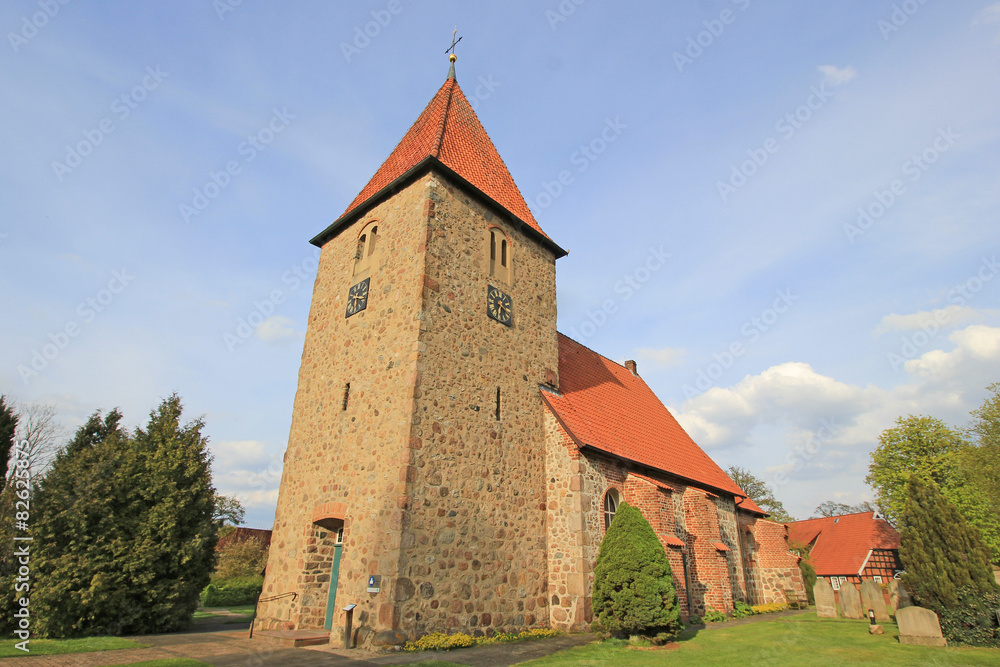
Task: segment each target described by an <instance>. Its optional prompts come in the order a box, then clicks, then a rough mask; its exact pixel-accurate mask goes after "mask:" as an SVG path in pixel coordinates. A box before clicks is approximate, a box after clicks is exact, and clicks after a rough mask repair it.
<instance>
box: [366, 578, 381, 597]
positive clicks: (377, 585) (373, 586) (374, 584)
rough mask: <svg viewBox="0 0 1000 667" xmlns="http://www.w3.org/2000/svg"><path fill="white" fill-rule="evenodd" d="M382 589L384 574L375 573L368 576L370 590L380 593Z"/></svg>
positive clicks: (370, 591)
mask: <svg viewBox="0 0 1000 667" xmlns="http://www.w3.org/2000/svg"><path fill="white" fill-rule="evenodd" d="M381 590H382V575H381V574H373V575H372V576H370V577H368V592H369V593H378V592H380V591H381Z"/></svg>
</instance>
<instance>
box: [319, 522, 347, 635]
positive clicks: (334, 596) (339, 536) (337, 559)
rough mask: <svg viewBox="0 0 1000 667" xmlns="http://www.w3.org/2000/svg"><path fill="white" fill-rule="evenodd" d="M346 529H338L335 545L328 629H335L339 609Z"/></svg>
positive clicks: (327, 621) (328, 607)
mask: <svg viewBox="0 0 1000 667" xmlns="http://www.w3.org/2000/svg"><path fill="white" fill-rule="evenodd" d="M343 539H344V531H343V529H340V530H338V531H337V543H336V544H335V545H334V546H333V568H332V571H331V572H330V594H329V596H328V597H327V600H326V623H325V624H324V625H323V627H325V628H326V629H327V630H332V629H333V613H334V612H335V611H337V578H338V577H339V575H340V550H341V549H342V548H343V546H344V545H343V543H342V542H343Z"/></svg>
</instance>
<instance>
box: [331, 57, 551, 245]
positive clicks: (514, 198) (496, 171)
mask: <svg viewBox="0 0 1000 667" xmlns="http://www.w3.org/2000/svg"><path fill="white" fill-rule="evenodd" d="M456 43H457V41H456ZM450 50H451V49H449V51H450ZM453 58H454V54H452V57H451V58H449V60H451V61H452V66H451V70H450V71H449V73H448V78H447V79H446V80H445V82H444V84H443V85H442V86H441V88H440V89H439V90H438V91H437V93H436V94H435V95H434V98H433V99H432V100H431V101H430V103H429V104H428V105H427V107H426V108H425V109H424V110H423V113H421V114H420V116H419V117H418V118H417V120H416V122H414V123H413V125H412V126H411V127H410V129H409V130H408V131H407V132H406V134H405V135H404V136H403V138H402V140H401V141H400V142H399V143H398V144H397V145H396V147H395V148H394V149H393V151H392V153H391V154H390V155H389V157H388V158H386V160H385V162H383V163H382V166H381V167H379V169H378V171H376V172H375V175H374V176H372V178H371V180H369V181H368V184H367V185H366V186H365V187H364V188H363V189H362V190H361V192H360V193H359V194H358V196H357V197H355V198H354V201H352V202H351V204H350V206H348V207H347V210H346V211H344V213H343V214H342V215H341V216H340V217H339V218H338V219H337V221H336V222H334V223H333V224H332V225H331V226H330V227H329V228H328V229H327V231H325V232H323V233H322V234H320V235H319V236H317V237H316V238H315V239H313V243H315V244H317V245H321V241H322V240H323V239H324V238H327V237H326V234H327V233H328V232H331V231H332V230H334V229H336V228H337V227H338V226H339V225H340V224H341V223H342V222H344V221H345V219H346V218H348V216H350V214H351V213H353V212H354V211H355V210H357V209H360V208H363V207H365V206H366V204H367V203H368V202H369V201H376V200H379V199H380V198H381V197H382V196H384V195H385V194H386V193H387V192H389V191H390V189H391V187H392V186H393V185H394V184H396V183H397V181H399V180H400V179H404V178H408V177H409V175H410V174H411V173H413V172H412V170H414V169H415V168H417V167H418V166H420V165H422V164H423V163H425V162H426V161H427V160H436V161H437V162H438V163H440V164H441V165H442V166H444V167H445V168H447V169H448V170H450V171H452V172H454V173H455V174H456V175H457V176H459V177H460V178H461V179H463V180H464V181H466V182H467V183H468V184H470V185H471V186H473V187H474V188H475V189H476V190H478V191H479V192H480V193H482V194H483V195H484V196H485V197H487V198H488V199H490V200H492V201H493V202H495V203H496V204H497V205H499V206H501V207H503V208H504V209H505V210H506V211H508V212H509V213H510V214H511V215H512V216H514V217H515V218H516V219H518V220H520V221H521V222H523V223H524V224H525V225H526V226H527V227H529V228H530V229H531V230H532V231H533V232H535V233H537V234H539V235H540V236H541V239H543V242H544V243H546V245H549V246H550V247H551V248H552V249H553V251H554V252H555V253H556V256H557V257H562V256H563V255H565V254H566V251H565V250H563V249H562V248H560V247H559V246H557V245H556V244H555V243H554V242H553V241H552V240H551V239H550V238H549V237H548V235H546V234H545V232H543V231H542V228H541V227H540V226H539V225H538V222H537V221H536V220H535V217H534V215H532V213H531V210H530V209H529V208H528V204H527V202H526V201H525V199H524V197H523V196H522V195H521V192H520V190H518V188H517V185H516V184H515V183H514V179H513V178H512V177H511V175H510V171H508V169H507V165H505V164H504V161H503V159H502V158H501V157H500V154H499V153H498V152H497V149H496V147H495V146H494V145H493V142H492V141H491V140H490V138H489V136H488V135H487V134H486V130H485V129H483V126H482V124H481V123H480V122H479V118H477V117H476V112H475V111H473V109H472V105H470V104H469V101H468V100H467V99H466V97H465V95H464V94H463V93H462V89H461V88H459V86H458V81H456V80H455V76H454V66H455V61H454V59H453Z"/></svg>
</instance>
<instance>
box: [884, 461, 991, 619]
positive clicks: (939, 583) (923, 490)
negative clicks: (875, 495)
mask: <svg viewBox="0 0 1000 667" xmlns="http://www.w3.org/2000/svg"><path fill="white" fill-rule="evenodd" d="M901 518H902V521H901V523H902V530H901V531H900V542H901V544H900V548H899V558H900V560H902V561H903V567H905V568H906V572H905V574H904V575H903V585H904V586H906V588H907V590H909V591H910V592H911V594H912V595H913V598H914V601H915V602H916V603H917V604H919V605H920V606H922V607H927V608H928V609H933V610H934V611H935V612H937V613H938V614H939V615H940V614H943V613H944V612H946V611H947V610H950V609H955V608H956V607H957V606H958V605H959V600H958V591H959V590H960V589H967V591H968V592H969V593H970V594H973V595H985V594H987V593H994V592H996V591H997V584H996V580H995V579H994V577H993V568H992V567H991V566H990V551H989V550H988V549H987V547H986V546H985V545H984V544H983V542H982V540H981V539H980V536H979V531H978V530H977V529H976V528H975V526H972V525H970V524H969V523H968V522H967V521H966V520H965V518H964V517H963V516H962V514H961V513H960V512H959V511H958V508H957V507H955V505H954V504H952V503H951V502H949V501H948V500H947V499H946V498H945V497H944V494H942V493H941V491H940V489H939V488H938V486H937V484H935V483H934V482H933V481H930V480H924V479H921V478H920V477H919V476H917V475H913V476H911V477H910V480H909V482H908V483H907V486H906V504H905V505H904V508H903V514H902V517H901Z"/></svg>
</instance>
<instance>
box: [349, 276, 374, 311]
mask: <svg viewBox="0 0 1000 667" xmlns="http://www.w3.org/2000/svg"><path fill="white" fill-rule="evenodd" d="M370 281H371V278H365V279H364V280H362V281H361V282H360V283H358V284H357V285H355V286H353V287H352V288H351V290H350V291H349V292H348V293H347V317H350V316H351V315H354V314H355V313H359V312H361V311H362V310H364V309H365V308H367V307H368V283H369V282H370Z"/></svg>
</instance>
